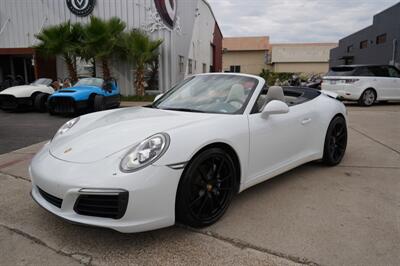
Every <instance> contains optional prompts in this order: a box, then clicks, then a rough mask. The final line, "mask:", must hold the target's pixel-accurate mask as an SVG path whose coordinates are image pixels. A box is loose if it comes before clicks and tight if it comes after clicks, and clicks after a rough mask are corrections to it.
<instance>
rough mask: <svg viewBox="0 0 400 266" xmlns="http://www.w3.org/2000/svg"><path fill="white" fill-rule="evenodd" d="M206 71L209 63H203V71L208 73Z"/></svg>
mask: <svg viewBox="0 0 400 266" xmlns="http://www.w3.org/2000/svg"><path fill="white" fill-rule="evenodd" d="M206 72H207V64H206V63H203V73H206Z"/></svg>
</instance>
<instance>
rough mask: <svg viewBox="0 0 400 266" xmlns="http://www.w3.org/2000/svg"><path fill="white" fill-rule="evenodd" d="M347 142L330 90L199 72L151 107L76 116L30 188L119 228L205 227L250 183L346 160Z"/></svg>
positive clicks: (341, 110)
mask: <svg viewBox="0 0 400 266" xmlns="http://www.w3.org/2000/svg"><path fill="white" fill-rule="evenodd" d="M346 144H347V125H346V109H345V107H344V105H343V104H342V103H341V102H340V101H338V100H336V99H335V98H332V97H331V96H328V95H326V94H324V93H323V92H320V91H317V90H314V89H308V88H293V87H291V88H290V87H288V88H281V87H269V88H268V87H266V85H265V81H264V79H262V78H260V77H256V76H251V75H244V74H227V73H217V74H200V75H196V76H193V77H190V78H188V79H186V80H184V81H183V82H181V83H180V84H178V85H177V86H175V87H174V88H172V89H171V90H169V91H168V92H167V93H165V94H164V95H162V96H161V97H158V99H156V100H155V101H154V103H153V104H151V105H150V106H146V107H133V108H123V109H116V110H109V111H103V112H97V113H92V114H88V115H84V116H81V117H77V118H75V119H72V120H70V121H69V122H67V123H66V124H65V125H63V126H62V127H61V128H60V129H59V130H58V132H57V133H56V135H55V136H54V137H53V139H52V140H51V141H50V142H49V143H47V144H46V145H45V146H44V147H43V149H42V150H41V151H40V152H39V153H38V154H37V155H36V156H35V157H34V159H33V160H32V163H31V166H30V175H31V179H32V192H31V193H32V197H33V199H34V200H35V201H36V202H37V203H38V204H39V205H40V206H42V207H44V208H45V209H46V210H48V211H50V212H51V213H53V214H55V215H57V216H60V217H62V218H64V219H66V220H68V221H72V222H75V223H81V224H86V225H93V226H100V227H107V228H111V229H115V230H117V231H120V232H139V231H145V230H152V229H156V228H161V227H166V226H170V225H173V224H174V223H175V222H180V223H183V224H186V225H189V226H193V227H204V226H208V225H211V224H213V223H214V222H216V221H217V220H218V219H219V218H221V216H222V215H223V214H224V212H225V211H226V210H227V208H228V206H229V204H230V202H231V200H232V197H233V196H234V195H235V194H236V193H238V192H241V191H243V190H245V189H246V188H248V187H251V186H253V185H255V184H257V183H260V182H262V181H264V180H267V179H269V178H272V177H274V176H276V175H279V174H281V173H283V172H285V171H288V170H289V169H292V168H294V167H297V166H299V165H301V164H304V163H306V162H310V161H314V160H321V161H322V162H324V163H325V164H327V165H336V164H338V163H339V162H340V161H341V159H342V157H343V155H344V153H345V150H346Z"/></svg>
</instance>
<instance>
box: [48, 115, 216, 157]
mask: <svg viewBox="0 0 400 266" xmlns="http://www.w3.org/2000/svg"><path fill="white" fill-rule="evenodd" d="M210 116H213V114H202V113H189V112H176V111H166V110H160V109H153V108H146V107H133V108H123V109H117V110H111V111H105V112H98V113H94V114H90V115H86V116H82V117H81V119H80V121H78V123H77V124H76V125H75V126H74V127H73V128H71V129H70V130H69V131H67V132H66V133H65V134H63V135H60V136H57V137H55V138H54V139H53V140H52V142H51V144H50V153H51V154H52V155H53V156H54V157H56V158H58V159H61V160H65V161H69V162H76V163H91V162H95V161H98V160H101V159H103V158H105V157H108V156H110V155H112V154H114V153H117V152H120V151H122V150H124V149H128V148H131V147H133V146H134V145H135V144H137V143H139V142H140V141H142V140H144V139H146V138H148V137H150V136H151V135H154V134H156V133H159V132H166V131H168V130H170V129H173V128H177V127H183V126H188V125H190V124H193V123H197V122H199V121H201V120H204V119H208V118H210Z"/></svg>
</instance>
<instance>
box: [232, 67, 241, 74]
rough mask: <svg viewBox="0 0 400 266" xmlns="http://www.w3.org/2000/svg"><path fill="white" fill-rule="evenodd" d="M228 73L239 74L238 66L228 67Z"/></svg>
mask: <svg viewBox="0 0 400 266" xmlns="http://www.w3.org/2000/svg"><path fill="white" fill-rule="evenodd" d="M230 71H231V72H233V73H240V66H230Z"/></svg>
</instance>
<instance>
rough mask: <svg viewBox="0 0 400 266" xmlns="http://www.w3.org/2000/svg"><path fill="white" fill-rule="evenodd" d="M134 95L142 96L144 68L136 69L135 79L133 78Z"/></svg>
mask: <svg viewBox="0 0 400 266" xmlns="http://www.w3.org/2000/svg"><path fill="white" fill-rule="evenodd" d="M135 87H136V95H137V96H144V69H143V68H137V69H136V79H135Z"/></svg>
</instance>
